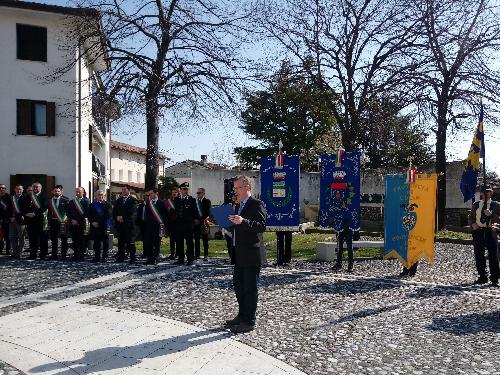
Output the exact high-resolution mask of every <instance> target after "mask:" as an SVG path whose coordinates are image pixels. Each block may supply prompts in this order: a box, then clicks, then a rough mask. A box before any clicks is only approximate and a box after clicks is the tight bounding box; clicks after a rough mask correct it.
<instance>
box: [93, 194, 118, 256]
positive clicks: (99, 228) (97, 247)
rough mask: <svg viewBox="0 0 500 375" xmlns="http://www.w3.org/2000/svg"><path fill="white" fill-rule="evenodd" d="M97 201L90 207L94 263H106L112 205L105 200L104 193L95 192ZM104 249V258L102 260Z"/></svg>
mask: <svg viewBox="0 0 500 375" xmlns="http://www.w3.org/2000/svg"><path fill="white" fill-rule="evenodd" d="M94 196H95V200H94V201H93V202H92V203H91V204H90V205H89V210H88V218H89V222H90V234H89V237H90V239H91V240H92V241H94V259H92V262H100V261H103V262H105V261H106V258H107V257H108V250H109V240H108V238H109V237H108V231H109V227H110V226H111V210H112V208H111V204H110V203H109V202H107V201H105V200H104V191H102V190H97V191H96V192H95V195H94ZM101 247H102V258H101Z"/></svg>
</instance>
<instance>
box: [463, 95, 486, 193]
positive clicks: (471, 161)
mask: <svg viewBox="0 0 500 375" xmlns="http://www.w3.org/2000/svg"><path fill="white" fill-rule="evenodd" d="M479 158H483V159H484V131H483V104H482V103H481V109H480V111H479V124H478V125H477V129H476V132H475V133H474V138H473V139H472V144H471V145H470V149H469V155H468V156H467V160H465V162H464V171H463V173H462V179H461V180H460V190H461V191H462V195H463V196H464V202H467V201H468V200H470V199H473V198H474V195H475V193H476V185H477V176H478V174H479V170H480V169H481V164H480V163H479Z"/></svg>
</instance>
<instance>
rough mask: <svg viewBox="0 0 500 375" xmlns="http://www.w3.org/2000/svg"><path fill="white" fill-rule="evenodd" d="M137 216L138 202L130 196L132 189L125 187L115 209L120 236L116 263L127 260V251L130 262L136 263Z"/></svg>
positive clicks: (114, 213)
mask: <svg viewBox="0 0 500 375" xmlns="http://www.w3.org/2000/svg"><path fill="white" fill-rule="evenodd" d="M136 215H137V200H136V199H135V198H134V197H133V196H131V195H130V188H129V187H128V186H124V187H123V188H122V195H121V197H120V198H118V199H117V200H116V202H115V205H114V207H113V219H114V221H115V227H116V231H117V236H118V253H117V254H116V261H117V262H123V261H124V260H125V257H126V256H125V251H127V253H129V254H130V262H134V261H135V238H134V237H135V236H134V225H135V218H136Z"/></svg>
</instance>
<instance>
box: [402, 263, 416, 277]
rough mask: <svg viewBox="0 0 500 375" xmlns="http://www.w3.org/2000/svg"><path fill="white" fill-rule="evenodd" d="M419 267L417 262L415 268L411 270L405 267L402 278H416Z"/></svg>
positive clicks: (412, 267)
mask: <svg viewBox="0 0 500 375" xmlns="http://www.w3.org/2000/svg"><path fill="white" fill-rule="evenodd" d="M417 267H418V262H415V263H414V264H413V266H411V267H410V268H406V267H403V271H402V272H401V276H406V275H408V276H411V277H413V276H415V274H416V273H417Z"/></svg>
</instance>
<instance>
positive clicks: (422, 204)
mask: <svg viewBox="0 0 500 375" xmlns="http://www.w3.org/2000/svg"><path fill="white" fill-rule="evenodd" d="M384 181H385V201H384V232H385V235H384V259H390V258H396V259H399V261H400V262H401V263H402V264H403V265H404V266H405V267H407V268H410V267H411V266H412V265H413V264H415V263H416V262H417V261H418V260H419V259H420V258H426V259H427V260H428V261H429V262H430V263H432V262H433V261H434V230H435V227H436V189H437V175H436V174H429V175H428V174H417V175H416V176H415V182H414V183H410V184H408V183H406V176H405V175H402V174H401V175H399V174H398V175H388V176H385V178H384Z"/></svg>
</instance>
